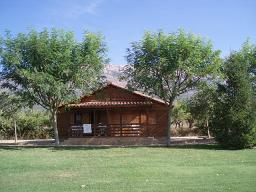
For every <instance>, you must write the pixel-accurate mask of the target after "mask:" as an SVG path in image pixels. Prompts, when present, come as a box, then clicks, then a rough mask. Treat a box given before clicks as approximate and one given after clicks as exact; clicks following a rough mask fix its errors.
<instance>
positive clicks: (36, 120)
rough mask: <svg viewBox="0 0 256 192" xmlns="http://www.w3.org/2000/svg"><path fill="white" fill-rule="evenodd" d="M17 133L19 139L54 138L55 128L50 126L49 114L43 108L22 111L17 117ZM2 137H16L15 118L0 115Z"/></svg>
mask: <svg viewBox="0 0 256 192" xmlns="http://www.w3.org/2000/svg"><path fill="white" fill-rule="evenodd" d="M16 122H17V134H18V138H19V139H35V138H39V139H44V138H52V136H53V130H52V129H51V128H50V118H49V114H48V113H47V112H45V111H41V110H31V109H29V110H25V111H20V112H19V113H18V114H17V117H16ZM0 133H1V137H2V138H5V139H11V138H13V137H14V128H13V120H12V119H7V118H4V117H0Z"/></svg>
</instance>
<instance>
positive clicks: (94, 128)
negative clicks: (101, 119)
mask: <svg viewBox="0 0 256 192" xmlns="http://www.w3.org/2000/svg"><path fill="white" fill-rule="evenodd" d="M93 121H94V122H93V136H96V134H97V130H96V129H97V126H96V115H95V109H93Z"/></svg>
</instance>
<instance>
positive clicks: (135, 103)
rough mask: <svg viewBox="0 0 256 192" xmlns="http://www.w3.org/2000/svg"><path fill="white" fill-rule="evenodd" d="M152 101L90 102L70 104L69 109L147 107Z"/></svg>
mask: <svg viewBox="0 0 256 192" xmlns="http://www.w3.org/2000/svg"><path fill="white" fill-rule="evenodd" d="M151 104H152V102H151V101H90V102H85V103H73V104H68V105H67V107H78V108H83V107H112V106H115V107H116V106H140V105H141V106H145V105H151Z"/></svg>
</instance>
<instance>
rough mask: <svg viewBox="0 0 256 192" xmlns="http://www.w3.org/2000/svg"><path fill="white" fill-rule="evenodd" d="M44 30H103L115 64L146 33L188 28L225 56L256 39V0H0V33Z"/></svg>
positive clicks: (78, 32) (121, 61)
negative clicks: (209, 41) (247, 41)
mask: <svg viewBox="0 0 256 192" xmlns="http://www.w3.org/2000/svg"><path fill="white" fill-rule="evenodd" d="M44 28H49V29H51V28H61V29H64V30H67V31H73V32H74V33H75V35H76V38H77V40H78V41H80V40H81V39H82V37H83V33H84V31H90V32H95V33H102V34H103V35H104V36H105V42H106V44H107V47H108V56H109V58H110V63H111V64H126V59H125V55H126V49H127V48H129V47H130V45H131V42H134V41H139V40H140V39H141V38H142V37H143V34H144V32H145V31H153V32H158V31H159V30H163V31H164V32H165V33H172V32H176V31H177V30H178V29H179V28H183V29H184V30H185V31H187V32H192V33H194V34H197V35H201V36H203V37H205V38H208V39H210V40H211V41H212V42H213V44H214V49H220V50H221V51H222V57H225V56H227V55H228V54H229V53H230V51H232V50H239V49H240V47H241V45H242V43H243V42H245V41H246V39H247V38H249V39H250V40H251V41H252V42H253V43H255V42H256V0H0V35H1V36H3V35H4V33H5V31H6V30H10V31H11V32H12V33H13V34H14V35H15V34H17V33H19V32H25V33H26V32H28V31H29V30H30V29H36V30H38V31H40V30H42V29H44Z"/></svg>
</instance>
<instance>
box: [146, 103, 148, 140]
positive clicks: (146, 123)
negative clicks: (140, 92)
mask: <svg viewBox="0 0 256 192" xmlns="http://www.w3.org/2000/svg"><path fill="white" fill-rule="evenodd" d="M146 128H147V135H148V137H149V127H148V108H146Z"/></svg>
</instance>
